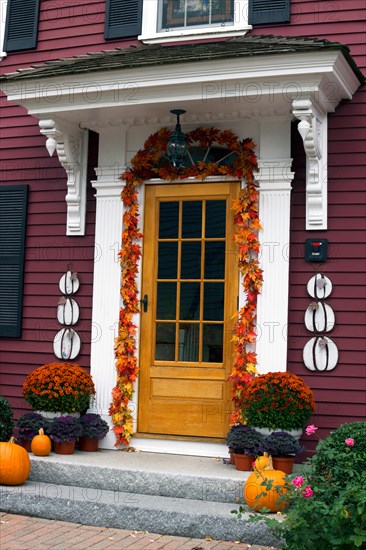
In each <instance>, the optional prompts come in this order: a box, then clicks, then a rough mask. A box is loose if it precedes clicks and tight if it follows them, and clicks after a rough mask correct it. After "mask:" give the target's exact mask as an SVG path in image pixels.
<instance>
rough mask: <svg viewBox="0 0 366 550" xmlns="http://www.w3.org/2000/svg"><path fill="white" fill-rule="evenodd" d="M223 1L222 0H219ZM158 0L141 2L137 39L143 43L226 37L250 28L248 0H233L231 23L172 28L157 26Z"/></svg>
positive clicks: (239, 34) (240, 34)
mask: <svg viewBox="0 0 366 550" xmlns="http://www.w3.org/2000/svg"><path fill="white" fill-rule="evenodd" d="M221 1H224V0H221ZM159 8H161V6H160V7H159V0H147V1H145V2H144V3H143V11H142V29H141V35H140V36H139V37H138V38H139V40H141V41H142V42H144V43H145V44H162V43H166V42H182V41H187V40H193V39H195V38H197V39H200V40H202V39H207V38H227V37H231V36H243V35H244V34H245V33H246V32H248V31H249V30H251V29H252V26H251V25H248V10H249V2H248V0H235V2H234V21H233V23H223V24H217V25H214V24H212V25H204V26H199V25H197V26H191V27H180V28H173V29H162V30H161V31H158V30H157V29H158V28H159V13H160V9H159Z"/></svg>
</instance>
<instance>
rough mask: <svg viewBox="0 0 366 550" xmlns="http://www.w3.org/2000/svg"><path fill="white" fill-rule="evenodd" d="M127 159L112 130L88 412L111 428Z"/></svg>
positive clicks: (120, 137)
mask: <svg viewBox="0 0 366 550" xmlns="http://www.w3.org/2000/svg"><path fill="white" fill-rule="evenodd" d="M124 158H125V131H124V129H121V128H119V129H109V130H108V132H106V133H105V134H104V135H103V134H100V146H99V168H97V169H96V174H97V180H96V181H93V182H92V185H93V187H94V188H95V189H96V219H95V258H94V280H93V313H92V326H93V334H92V345H91V358H90V366H91V375H92V377H93V380H94V383H95V387H96V402H95V404H94V406H93V409H91V411H90V412H97V413H98V414H100V415H101V416H102V417H103V418H104V420H106V421H107V422H108V423H109V425H110V426H111V427H112V422H111V418H110V416H109V414H108V409H109V406H110V404H111V401H112V393H111V392H112V388H113V387H114V386H115V385H116V376H117V374H116V366H115V357H114V340H115V337H116V336H117V333H118V321H119V311H120V305H121V301H120V285H121V268H120V263H119V257H118V252H119V250H120V245H121V236H122V216H123V203H122V200H121V191H122V188H123V182H122V181H121V180H120V179H119V177H120V175H121V173H122V171H123V164H124ZM115 441H116V439H115V436H114V433H113V432H109V433H108V435H107V436H106V437H105V438H104V439H103V440H102V442H101V445H100V446H101V447H103V448H110V449H112V448H114V444H115Z"/></svg>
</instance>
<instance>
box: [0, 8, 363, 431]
mask: <svg viewBox="0 0 366 550" xmlns="http://www.w3.org/2000/svg"><path fill="white" fill-rule="evenodd" d="M104 10H105V3H104V2H103V1H101V0H79V1H78V2H72V1H63V2H57V1H56V2H45V1H44V0H43V1H41V14H40V24H39V39H38V46H37V49H36V50H34V51H25V52H14V53H12V54H9V56H8V57H7V58H5V59H4V60H3V61H2V62H1V63H0V72H1V73H7V72H11V71H14V70H16V69H17V68H20V67H24V66H29V65H31V64H34V63H40V62H44V61H46V60H51V59H59V58H62V57H70V56H72V55H80V54H85V53H87V52H95V51H100V50H103V49H113V48H115V47H124V46H128V45H130V44H137V43H138V41H137V40H113V41H105V40H104V36H103V33H104ZM291 13H292V19H291V24H282V25H266V26H262V27H256V28H255V29H254V30H253V31H252V33H251V34H256V35H258V34H274V35H283V36H311V37H319V38H327V39H329V40H335V41H339V42H342V43H345V44H348V45H349V46H350V48H351V53H352V55H353V57H354V59H355V61H356V62H357V64H358V66H359V67H360V68H363V69H365V66H366V61H365V40H364V32H365V7H364V0H353V1H352V2H350V1H347V2H344V1H342V2H341V1H340V0H336V1H326V0H325V1H324V0H319V1H317V2H314V1H308V0H292V3H291ZM365 103H366V91H365V87H363V88H362V89H360V90H359V91H358V92H357V93H356V95H355V97H354V98H353V100H352V101H351V102H348V101H345V102H344V103H343V104H342V105H340V106H339V107H338V108H337V111H336V113H334V114H332V115H330V117H329V159H328V160H329V173H328V178H329V229H328V231H327V232H317V233H316V234H317V235H319V236H320V237H321V236H323V237H326V238H328V240H329V243H330V248H329V255H330V258H329V261H328V262H327V263H326V264H325V265H324V268H323V270H324V272H325V273H326V274H327V275H328V276H329V277H330V278H331V279H332V281H333V283H334V291H333V293H332V295H331V297H330V298H329V299H328V301H329V303H330V304H331V305H332V307H333V309H334V311H335V313H336V328H335V330H334V332H333V333H332V335H331V336H332V337H333V338H334V340H335V341H336V342H337V345H338V348H339V351H340V361H339V364H338V366H337V368H336V369H335V370H334V371H333V372H332V373H329V374H316V375H315V374H311V373H310V372H309V371H307V370H306V369H305V367H304V365H303V362H302V349H303V347H304V345H305V343H306V341H307V340H308V339H309V338H310V336H311V334H310V333H308V332H307V330H306V329H305V327H304V323H303V317H304V311H305V309H306V307H307V305H308V303H309V301H310V299H309V297H308V296H307V293H306V282H307V281H308V279H309V278H310V276H311V275H312V274H313V272H314V266H313V265H312V264H308V263H305V262H304V260H303V253H304V242H305V239H306V238H307V237H308V236H309V235H311V236H313V235H314V233H313V232H311V233H309V232H306V231H305V229H304V227H305V220H304V212H305V193H304V167H303V161H304V158H303V152H302V145H301V143H299V138H298V136H297V134H296V132H295V136H296V137H295V138H294V139H295V143H294V156H295V160H294V167H295V171H296V177H295V180H294V182H293V194H292V223H291V264H290V306H289V361H288V365H289V370H291V371H292V372H295V373H297V374H299V375H301V376H303V377H304V379H305V380H306V382H308V383H309V385H310V386H311V387H312V388H313V390H314V392H315V396H316V400H317V413H316V416H315V417H314V422H316V423H318V424H319V425H320V426H321V428H322V431H323V432H324V433H325V432H326V431H328V430H329V429H330V428H333V427H335V426H337V425H338V424H340V423H342V422H344V421H348V420H353V419H365V417H366V350H365V341H366V339H365V332H366V318H365V311H366V290H365V289H366V280H365V271H366V266H365V257H366V243H365V234H366V231H365V229H366V227H365V212H366V199H365V181H366V173H365V156H366V150H365V149H366V145H365V144H366V134H365V119H364V117H365V112H366V108H365ZM1 107H2V108H1V115H0V116H1V120H0V125H1V126H0V127H1V129H2V130H1V136H0V137H1V149H0V151H1V165H0V182H1V183H5V184H9V183H14V184H16V183H29V185H30V197H29V218H28V220H29V227H28V234H27V254H26V267H25V269H26V275H25V302H24V317H25V318H24V331H23V337H22V339H21V340H12V341H10V340H8V341H2V342H1V346H2V349H4V352H3V353H2V358H1V359H2V363H1V386H0V394H3V395H6V396H8V397H9V398H10V400H11V402H12V404H13V405H14V406H15V407H18V408H21V407H22V406H23V402H22V400H21V399H20V385H21V383H22V380H23V379H24V376H25V374H26V373H27V372H29V371H30V370H31V369H33V368H34V367H35V366H38V365H40V364H42V363H44V362H46V361H49V360H52V347H51V342H52V338H53V335H54V333H55V332H56V331H57V328H58V326H57V322H56V319H55V311H56V304H57V299H58V295H59V291H58V280H59V277H60V275H61V274H62V273H63V272H64V271H65V270H66V268H67V264H68V263H69V261H71V262H72V264H73V269H75V270H76V271H78V272H79V274H80V280H81V287H80V291H79V292H78V294H77V299H78V302H79V304H80V306H81V319H80V326H79V328H78V330H79V331H80V334H81V338H82V341H83V348H82V353H81V355H80V363H81V364H82V365H84V366H86V367H87V366H88V364H89V342H90V322H91V296H92V249H93V234H94V198H93V192H92V190H91V188H90V186H89V199H88V216H87V233H86V236H85V238H79V237H66V236H65V217H66V205H65V200H64V196H65V194H66V178H65V173H64V170H63V169H62V167H60V165H59V163H58V161H57V159H56V158H53V159H50V158H49V157H48V154H47V151H46V149H45V147H44V142H45V139H44V138H43V137H42V136H40V134H39V129H38V125H37V121H35V120H34V119H32V118H31V117H29V116H27V115H26V113H25V112H24V111H23V110H22V109H21V108H19V107H14V106H9V104H8V103H7V102H6V100H5V99H3V100H2V104H1ZM95 165H96V163H95V162H94V164H93V166H95Z"/></svg>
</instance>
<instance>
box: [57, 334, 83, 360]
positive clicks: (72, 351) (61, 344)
mask: <svg viewBox="0 0 366 550" xmlns="http://www.w3.org/2000/svg"><path fill="white" fill-rule="evenodd" d="M80 347H81V342H80V336H79V335H78V333H77V332H76V330H74V329H73V328H62V329H61V330H59V331H58V333H57V334H56V336H55V337H54V339H53V353H54V354H55V356H56V357H57V359H62V360H63V361H69V360H72V359H75V357H77V356H78V355H79V353H80Z"/></svg>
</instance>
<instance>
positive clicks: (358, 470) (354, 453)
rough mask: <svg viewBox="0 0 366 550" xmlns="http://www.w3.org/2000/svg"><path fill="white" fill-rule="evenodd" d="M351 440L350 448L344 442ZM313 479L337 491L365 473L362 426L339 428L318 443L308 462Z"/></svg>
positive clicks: (365, 440)
mask: <svg viewBox="0 0 366 550" xmlns="http://www.w3.org/2000/svg"><path fill="white" fill-rule="evenodd" d="M349 439H353V441H354V444H353V445H347V444H346V440H349ZM312 462H313V472H314V473H313V475H314V476H315V477H323V478H324V481H325V482H326V483H329V484H331V485H332V487H333V488H334V489H336V487H338V488H339V489H340V490H341V489H343V488H344V486H345V485H346V484H347V483H348V482H350V481H357V480H359V479H360V476H361V475H362V473H364V472H365V471H366V422H351V423H349V424H343V425H342V426H340V427H339V428H337V429H336V430H335V431H334V432H332V433H331V434H330V435H329V436H328V437H327V438H326V439H325V440H324V441H320V442H319V443H318V446H317V449H316V455H315V456H314V457H313V459H312Z"/></svg>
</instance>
